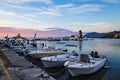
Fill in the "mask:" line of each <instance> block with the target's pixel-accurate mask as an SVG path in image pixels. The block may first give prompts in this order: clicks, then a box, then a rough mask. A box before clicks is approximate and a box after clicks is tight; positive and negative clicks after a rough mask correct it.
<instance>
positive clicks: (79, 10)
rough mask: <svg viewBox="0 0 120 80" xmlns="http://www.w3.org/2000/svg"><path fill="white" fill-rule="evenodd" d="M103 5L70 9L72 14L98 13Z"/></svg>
mask: <svg viewBox="0 0 120 80" xmlns="http://www.w3.org/2000/svg"><path fill="white" fill-rule="evenodd" d="M103 7H104V6H103V5H98V4H83V5H80V6H77V7H73V8H70V11H71V12H72V13H76V14H81V13H86V12H98V11H101V9H102V8H103Z"/></svg>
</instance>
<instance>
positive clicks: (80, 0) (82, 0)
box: [72, 0, 89, 2]
mask: <svg viewBox="0 0 120 80" xmlns="http://www.w3.org/2000/svg"><path fill="white" fill-rule="evenodd" d="M72 1H77V2H85V1H89V0H72Z"/></svg>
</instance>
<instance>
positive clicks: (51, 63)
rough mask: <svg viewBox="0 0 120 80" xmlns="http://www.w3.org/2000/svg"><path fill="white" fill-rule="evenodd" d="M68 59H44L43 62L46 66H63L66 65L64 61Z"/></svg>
mask: <svg viewBox="0 0 120 80" xmlns="http://www.w3.org/2000/svg"><path fill="white" fill-rule="evenodd" d="M65 62H66V61H47V60H42V63H43V65H44V67H46V68H52V67H62V66H64V63H65Z"/></svg>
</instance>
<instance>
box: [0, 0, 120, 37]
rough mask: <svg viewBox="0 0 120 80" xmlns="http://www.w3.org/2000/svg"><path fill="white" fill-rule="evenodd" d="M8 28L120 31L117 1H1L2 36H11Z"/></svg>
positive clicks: (119, 4) (0, 23)
mask: <svg viewBox="0 0 120 80" xmlns="http://www.w3.org/2000/svg"><path fill="white" fill-rule="evenodd" d="M3 28H5V30H3ZM6 28H8V30H6ZM9 28H10V29H16V28H17V29H20V30H22V29H26V30H27V29H28V30H29V29H30V30H33V31H32V32H35V30H39V31H44V32H46V31H48V30H49V31H51V32H52V31H53V29H55V30H56V31H57V30H58V32H59V30H61V29H62V30H63V29H64V31H68V32H69V31H71V32H77V31H78V30H82V31H83V32H109V31H114V30H120V0H0V32H1V31H2V33H1V34H2V35H3V34H4V35H5V34H6V33H7V32H8V33H12V31H9ZM50 28H51V29H52V30H51V29H50ZM20 30H19V31H20ZM13 31H14V30H13ZM30 32H31V31H30ZM13 33H14V32H13ZM16 33H17V31H16ZM1 34H0V35H1ZM24 34H25V33H24ZM46 34H47V33H46ZM48 35H49V34H48ZM59 35H60V34H59Z"/></svg>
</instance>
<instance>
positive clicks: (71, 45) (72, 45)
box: [65, 44, 77, 47]
mask: <svg viewBox="0 0 120 80" xmlns="http://www.w3.org/2000/svg"><path fill="white" fill-rule="evenodd" d="M65 46H69V47H77V45H74V44H67V45H65Z"/></svg>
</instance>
